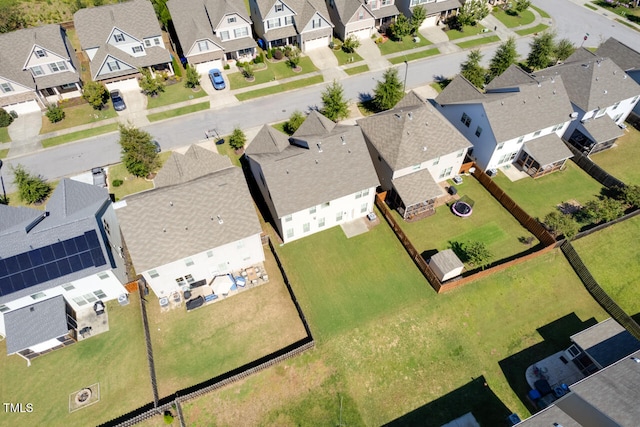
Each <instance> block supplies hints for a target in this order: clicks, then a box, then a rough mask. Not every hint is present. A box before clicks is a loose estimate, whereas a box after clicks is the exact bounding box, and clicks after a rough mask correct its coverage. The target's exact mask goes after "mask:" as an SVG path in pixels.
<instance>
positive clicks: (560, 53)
mask: <svg viewBox="0 0 640 427" xmlns="http://www.w3.org/2000/svg"><path fill="white" fill-rule="evenodd" d="M575 51H576V47H575V45H574V44H573V43H571V40H569V39H560V40H559V41H558V42H557V43H556V44H555V47H554V49H553V56H554V57H555V60H556V63H557V62H560V61H564V60H565V59H567V58H568V57H570V56H571V55H573V52H575Z"/></svg>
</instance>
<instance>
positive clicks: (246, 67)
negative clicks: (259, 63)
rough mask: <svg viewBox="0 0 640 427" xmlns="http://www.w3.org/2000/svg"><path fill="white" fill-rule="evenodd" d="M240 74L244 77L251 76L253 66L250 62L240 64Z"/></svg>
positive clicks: (252, 74) (248, 77)
mask: <svg viewBox="0 0 640 427" xmlns="http://www.w3.org/2000/svg"><path fill="white" fill-rule="evenodd" d="M242 75H243V76H244V78H245V79H250V78H253V76H254V73H253V67H252V66H251V64H250V63H246V64H242Z"/></svg>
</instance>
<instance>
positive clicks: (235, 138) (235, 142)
mask: <svg viewBox="0 0 640 427" xmlns="http://www.w3.org/2000/svg"><path fill="white" fill-rule="evenodd" d="M246 142H247V137H246V136H245V134H244V132H242V130H241V129H240V128H239V127H236V128H235V129H233V132H232V133H231V136H230V137H229V147H231V148H233V149H234V150H240V149H241V148H242V147H244V144H245V143H246Z"/></svg>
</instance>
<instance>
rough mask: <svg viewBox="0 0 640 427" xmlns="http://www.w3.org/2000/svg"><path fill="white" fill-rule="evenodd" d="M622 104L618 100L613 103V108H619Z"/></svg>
mask: <svg viewBox="0 0 640 427" xmlns="http://www.w3.org/2000/svg"><path fill="white" fill-rule="evenodd" d="M619 106H620V101H618V102H616V103H615V104H613V108H612V110H615V109H616V108H618V107H619Z"/></svg>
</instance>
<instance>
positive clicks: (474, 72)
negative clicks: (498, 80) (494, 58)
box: [460, 49, 486, 88]
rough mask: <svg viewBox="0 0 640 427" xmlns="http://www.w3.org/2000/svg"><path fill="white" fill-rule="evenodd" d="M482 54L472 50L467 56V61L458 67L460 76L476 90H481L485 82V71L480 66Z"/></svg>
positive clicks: (478, 50) (477, 50)
mask: <svg viewBox="0 0 640 427" xmlns="http://www.w3.org/2000/svg"><path fill="white" fill-rule="evenodd" d="M481 59H482V54H481V53H480V49H474V50H472V51H471V52H469V54H468V55H467V60H466V61H465V62H463V63H462V64H461V65H460V74H462V76H464V78H465V79H467V80H469V81H470V82H471V83H472V84H473V85H474V86H476V87H477V88H482V86H484V81H485V73H486V71H485V69H484V68H482V66H481V65H480V60H481Z"/></svg>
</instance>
